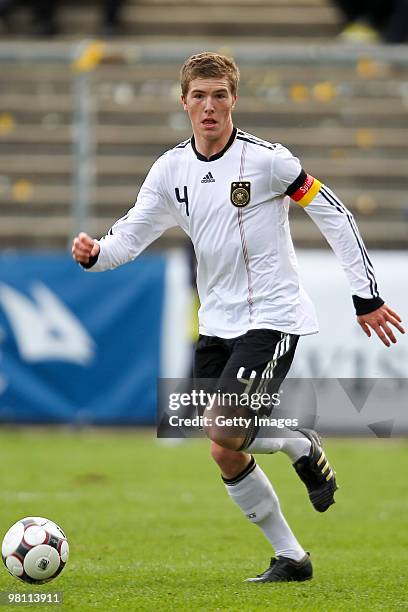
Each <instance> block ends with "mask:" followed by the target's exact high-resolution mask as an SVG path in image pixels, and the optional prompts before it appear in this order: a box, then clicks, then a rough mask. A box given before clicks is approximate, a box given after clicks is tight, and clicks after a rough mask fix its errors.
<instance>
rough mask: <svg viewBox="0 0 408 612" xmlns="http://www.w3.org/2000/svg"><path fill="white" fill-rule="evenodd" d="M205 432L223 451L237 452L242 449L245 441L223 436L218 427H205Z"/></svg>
mask: <svg viewBox="0 0 408 612" xmlns="http://www.w3.org/2000/svg"><path fill="white" fill-rule="evenodd" d="M204 432H205V435H206V436H207V438H209V439H210V440H211V442H212V443H213V444H216V445H217V446H219V447H221V448H223V450H229V451H234V452H236V451H237V450H239V449H240V448H241V446H242V443H243V439H241V438H228V437H227V436H225V435H223V434H222V432H220V430H219V428H217V427H205V428H204Z"/></svg>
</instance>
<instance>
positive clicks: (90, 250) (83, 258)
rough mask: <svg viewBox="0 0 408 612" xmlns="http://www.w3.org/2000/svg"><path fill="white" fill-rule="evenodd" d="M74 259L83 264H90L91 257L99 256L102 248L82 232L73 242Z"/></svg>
mask: <svg viewBox="0 0 408 612" xmlns="http://www.w3.org/2000/svg"><path fill="white" fill-rule="evenodd" d="M71 251H72V257H73V258H74V259H75V261H77V262H78V263H81V264H87V263H89V259H90V258H91V257H95V256H96V255H98V254H99V251H100V246H99V244H98V243H97V242H95V240H93V239H92V238H91V237H90V236H88V234H85V232H81V233H80V234H78V236H76V237H75V238H74V240H73V241H72V249H71Z"/></svg>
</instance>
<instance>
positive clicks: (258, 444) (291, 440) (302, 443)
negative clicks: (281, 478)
mask: <svg viewBox="0 0 408 612" xmlns="http://www.w3.org/2000/svg"><path fill="white" fill-rule="evenodd" d="M282 433H283V435H284V437H283V438H275V437H272V435H271V433H270V431H268V427H260V428H259V431H258V433H257V434H256V436H255V439H254V440H253V441H252V442H251V444H250V445H249V446H247V447H246V448H245V452H247V453H254V454H255V455H256V454H257V453H259V454H269V453H277V452H278V451H282V453H285V454H286V455H288V457H289V458H290V460H291V461H292V463H294V462H295V461H297V460H298V459H299V458H300V457H303V456H304V455H308V454H309V452H310V448H311V446H312V445H311V443H310V440H308V439H307V438H306V436H304V435H303V434H302V433H301V432H300V431H294V430H292V429H287V428H286V427H284V428H283V429H282ZM268 434H269V436H268Z"/></svg>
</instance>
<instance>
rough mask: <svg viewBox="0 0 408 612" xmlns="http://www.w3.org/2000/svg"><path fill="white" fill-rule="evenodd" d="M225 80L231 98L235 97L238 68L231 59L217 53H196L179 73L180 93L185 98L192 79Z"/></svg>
mask: <svg viewBox="0 0 408 612" xmlns="http://www.w3.org/2000/svg"><path fill="white" fill-rule="evenodd" d="M208 78H210V79H214V78H226V79H227V80H228V83H229V86H230V91H231V93H232V95H233V96H236V95H237V91H238V83H239V70H238V66H237V65H236V63H235V62H234V60H233V59H230V58H229V57H226V56H225V55H220V54H219V53H211V52H210V51H205V52H204V53H197V54H196V55H191V57H189V58H188V59H187V60H186V61H185V62H184V64H183V66H182V67H181V71H180V83H181V93H182V94H183V96H186V95H187V93H188V89H189V87H190V83H191V81H192V80H193V79H208Z"/></svg>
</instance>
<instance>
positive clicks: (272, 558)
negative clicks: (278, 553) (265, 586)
mask: <svg viewBox="0 0 408 612" xmlns="http://www.w3.org/2000/svg"><path fill="white" fill-rule="evenodd" d="M276 562H277V559H276V558H275V557H271V563H270V565H269V567H268V568H266V570H265V571H264V572H262V574H257V576H256V577H257V578H262V576H263V575H264V574H266V572H267V571H269V570H270V569H271V567H273V566H274V565H275V563H276Z"/></svg>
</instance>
